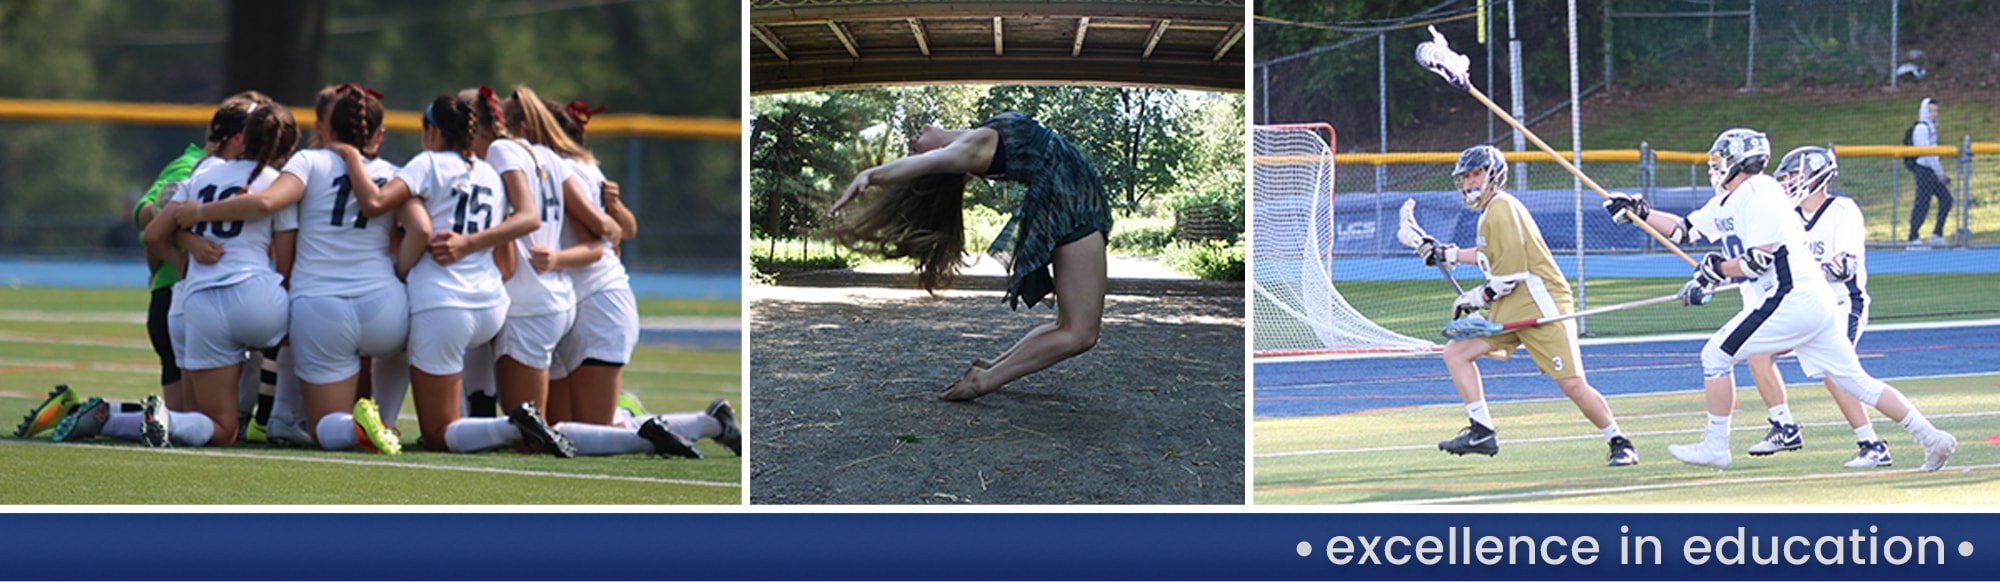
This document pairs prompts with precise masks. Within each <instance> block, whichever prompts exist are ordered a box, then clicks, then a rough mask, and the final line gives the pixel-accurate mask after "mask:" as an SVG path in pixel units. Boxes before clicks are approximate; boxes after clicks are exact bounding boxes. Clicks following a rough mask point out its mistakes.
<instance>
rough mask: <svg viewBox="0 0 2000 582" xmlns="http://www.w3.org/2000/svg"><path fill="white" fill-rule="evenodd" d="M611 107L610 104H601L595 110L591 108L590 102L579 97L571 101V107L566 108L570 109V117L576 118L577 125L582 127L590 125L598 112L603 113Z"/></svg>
mask: <svg viewBox="0 0 2000 582" xmlns="http://www.w3.org/2000/svg"><path fill="white" fill-rule="evenodd" d="M610 108H611V106H610V105H606V104H599V105H598V106H597V109H595V110H593V109H591V108H590V104H589V103H584V102H583V100H582V99H578V100H575V101H571V102H569V107H567V108H566V109H568V110H569V115H570V117H574V118H576V125H577V126H578V127H582V126H585V125H590V118H592V117H597V114H599V113H603V112H604V110H606V109H610Z"/></svg>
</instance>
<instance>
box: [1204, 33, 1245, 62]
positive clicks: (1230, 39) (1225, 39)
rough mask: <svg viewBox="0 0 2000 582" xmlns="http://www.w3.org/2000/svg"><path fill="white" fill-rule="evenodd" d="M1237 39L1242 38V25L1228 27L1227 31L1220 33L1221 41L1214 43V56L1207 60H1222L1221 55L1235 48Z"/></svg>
mask: <svg viewBox="0 0 2000 582" xmlns="http://www.w3.org/2000/svg"><path fill="white" fill-rule="evenodd" d="M1239 40H1243V25H1241V24H1238V25H1235V26H1231V27H1229V33H1228V34H1224V35H1222V41H1221V42H1217V43H1215V58H1212V59H1209V62H1215V61H1220V60H1222V55H1226V54H1229V49H1231V48H1235V47H1236V41H1239Z"/></svg>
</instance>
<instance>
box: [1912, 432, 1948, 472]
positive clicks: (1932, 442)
mask: <svg viewBox="0 0 2000 582" xmlns="http://www.w3.org/2000/svg"><path fill="white" fill-rule="evenodd" d="M1917 444H1920V445H1923V446H1924V466H1923V470H1924V471H1936V470H1938V469H1943V468H1944V463H1945V461H1947V460H1950V459H1951V453H1952V451H1953V450H1956V449H1957V448H1958V437H1954V436H1951V433H1948V432H1945V431H1941V430H1938V429H1931V430H1930V433H1929V434H1927V435H1924V436H1922V437H1918V438H1917Z"/></svg>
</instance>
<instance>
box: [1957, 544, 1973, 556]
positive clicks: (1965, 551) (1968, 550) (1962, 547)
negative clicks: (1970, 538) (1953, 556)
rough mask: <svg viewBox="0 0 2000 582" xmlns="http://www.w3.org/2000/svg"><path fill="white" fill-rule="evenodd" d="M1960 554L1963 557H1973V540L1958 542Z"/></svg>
mask: <svg viewBox="0 0 2000 582" xmlns="http://www.w3.org/2000/svg"><path fill="white" fill-rule="evenodd" d="M1958 555H1959V557H1961V558H1970V557H1972V542H1959V543H1958Z"/></svg>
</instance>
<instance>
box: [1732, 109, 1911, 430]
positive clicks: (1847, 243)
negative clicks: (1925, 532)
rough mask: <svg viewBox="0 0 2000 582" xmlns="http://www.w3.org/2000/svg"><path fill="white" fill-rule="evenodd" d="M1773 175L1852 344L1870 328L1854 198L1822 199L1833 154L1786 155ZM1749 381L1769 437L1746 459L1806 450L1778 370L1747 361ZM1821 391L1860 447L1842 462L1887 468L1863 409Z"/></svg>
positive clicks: (1817, 150) (1757, 359)
mask: <svg viewBox="0 0 2000 582" xmlns="http://www.w3.org/2000/svg"><path fill="white" fill-rule="evenodd" d="M1775 175H1776V176H1777V177H1778V180H1780V181H1781V182H1783V184H1784V187H1785V195H1786V196H1788V197H1790V198H1791V200H1792V202H1793V203H1794V204H1797V205H1798V212H1799V218H1801V219H1803V220H1805V227H1806V249H1807V250H1809V251H1811V252H1812V256H1813V260H1814V261H1817V262H1818V263H1819V267H1820V271H1822V272H1823V273H1824V274H1825V275H1826V281H1827V283H1829V284H1832V285H1834V286H1835V287H1834V290H1835V291H1836V293H1835V294H1834V303H1835V304H1836V305H1838V306H1839V307H1841V309H1839V310H1838V311H1839V312H1841V313H1845V314H1846V315H1847V341H1848V343H1850V344H1858V343H1859V342H1860V340H1861V331H1862V328H1865V327H1867V326H1868V302H1869V300H1868V271H1867V268H1866V267H1864V266H1863V261H1862V259H1863V257H1864V256H1865V253H1866V252H1867V250H1866V248H1865V245H1864V244H1863V242H1864V240H1863V235H1864V234H1866V233H1865V231H1864V227H1863V226H1862V221H1861V207H1860V206H1857V205H1855V203H1854V199H1852V198H1848V197H1846V196H1833V195H1832V194H1830V193H1829V192H1828V185H1829V184H1832V183H1833V178H1834V176H1837V175H1840V164H1839V163H1838V161H1837V160H1835V158H1834V156H1833V152H1832V151H1830V150H1827V149H1826V148H1821V147H1812V146H1807V147H1802V148H1798V149H1794V150H1792V151H1791V152H1790V153H1787V154H1785V157H1784V160H1783V161H1780V162H1778V171H1777V172H1776V173H1775ZM1843 291H1844V292H1843ZM1750 375H1751V376H1752V377H1753V378H1755V379H1756V381H1757V395H1758V396H1762V397H1763V398H1764V404H1765V405H1766V406H1768V407H1770V409H1771V418H1770V423H1771V431H1770V432H1768V433H1766V434H1765V435H1764V438H1763V440H1759V441H1757V442H1756V443H1754V444H1751V445H1750V450H1749V453H1750V454H1751V455H1752V456H1762V455H1769V454H1772V453H1776V452H1779V451H1796V450H1799V449H1800V448H1802V447H1804V446H1805V439H1804V437H1803V436H1801V435H1800V434H1799V425H1798V423H1796V422H1793V421H1792V418H1791V416H1792V413H1791V409H1790V407H1789V406H1788V403H1787V402H1786V395H1785V382H1784V379H1783V377H1781V376H1779V375H1778V366H1777V364H1776V363H1775V362H1773V361H1772V360H1771V356H1769V355H1762V354H1760V355H1754V356H1750ZM1826 389H1827V391H1828V392H1830V393H1832V394H1833V402H1834V404H1836V405H1838V406H1839V407H1840V415H1841V416H1843V417H1846V418H1847V425H1848V426H1849V427H1851V428H1853V429H1854V438H1855V444H1857V445H1859V446H1860V447H1861V450H1860V452H1857V453H1855V454H1854V458H1853V459H1850V460H1848V461H1847V464H1846V466H1847V468H1850V469H1863V468H1869V467H1887V466H1890V465H1891V464H1893V463H1892V460H1891V459H1890V457H1889V443H1887V442H1884V441H1883V440H1882V439H1881V438H1880V437H1877V436H1876V435H1875V425H1874V423H1871V422H1869V421H1868V409H1867V408H1864V407H1862V405H1861V401H1859V400H1855V399H1854V397H1853V396H1849V395H1848V394H1847V393H1846V392H1842V391H1841V390H1840V387H1839V386H1835V385H1834V384H1833V380H1831V379H1828V380H1826Z"/></svg>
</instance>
